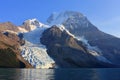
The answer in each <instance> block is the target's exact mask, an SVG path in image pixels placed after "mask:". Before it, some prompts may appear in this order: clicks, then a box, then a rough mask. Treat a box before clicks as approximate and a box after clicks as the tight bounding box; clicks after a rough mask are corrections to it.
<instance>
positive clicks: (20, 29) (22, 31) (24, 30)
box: [18, 27, 28, 33]
mask: <svg viewBox="0 0 120 80" xmlns="http://www.w3.org/2000/svg"><path fill="white" fill-rule="evenodd" d="M18 29H19V32H21V33H26V32H28V31H27V30H26V29H24V28H21V27H18Z"/></svg>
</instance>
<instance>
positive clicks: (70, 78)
mask: <svg viewBox="0 0 120 80" xmlns="http://www.w3.org/2000/svg"><path fill="white" fill-rule="evenodd" d="M0 80H120V69H119V68H80V69H10V68H8V69H0Z"/></svg>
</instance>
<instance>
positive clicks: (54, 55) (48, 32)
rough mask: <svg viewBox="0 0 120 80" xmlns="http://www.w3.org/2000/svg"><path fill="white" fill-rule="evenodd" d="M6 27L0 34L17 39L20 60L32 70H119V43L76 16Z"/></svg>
mask: <svg viewBox="0 0 120 80" xmlns="http://www.w3.org/2000/svg"><path fill="white" fill-rule="evenodd" d="M2 25H3V24H2ZM5 25H7V27H6V28H5V29H3V30H2V33H3V34H4V33H7V32H11V33H13V34H15V35H18V37H19V40H18V42H19V43H20V45H21V46H20V50H21V52H20V54H21V56H22V57H23V58H24V60H26V61H27V62H28V63H29V64H31V65H32V66H33V67H35V68H53V67H64V68H67V67H69V68H73V67H116V66H117V67H120V66H119V65H120V62H119V60H120V48H119V45H120V39H119V38H116V37H114V36H111V35H109V34H106V33H104V32H102V31H100V30H99V29H98V28H97V27H96V26H94V25H93V24H92V23H91V22H90V21H89V20H88V19H87V17H86V16H84V15H83V14H81V13H79V12H75V11H64V12H61V13H53V14H52V15H51V16H50V17H49V18H48V19H47V22H46V24H44V23H41V22H39V21H38V20H37V19H35V18H34V19H28V20H25V21H24V22H23V24H22V25H21V26H19V27H16V26H13V25H11V24H8V23H7V24H5ZM9 25H10V26H11V27H10V28H9ZM12 28H13V29H14V30H13V31H12ZM0 31H1V30H0ZM14 31H15V33H14ZM113 43H114V44H113Z"/></svg>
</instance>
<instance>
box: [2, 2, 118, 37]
mask: <svg viewBox="0 0 120 80" xmlns="http://www.w3.org/2000/svg"><path fill="white" fill-rule="evenodd" d="M65 10H69V11H77V12H81V13H82V14H84V15H85V16H87V18H88V19H89V20H90V21H91V22H92V23H93V24H94V25H96V26H97V27H98V28H99V29H100V30H102V31H104V32H107V33H109V34H112V35H115V36H117V37H120V0H0V22H6V21H10V22H12V23H14V24H16V25H21V24H22V23H23V21H24V20H26V19H32V18H37V19H38V20H39V21H41V22H43V23H45V22H46V20H47V18H48V17H49V16H50V14H51V13H53V12H61V11H65Z"/></svg>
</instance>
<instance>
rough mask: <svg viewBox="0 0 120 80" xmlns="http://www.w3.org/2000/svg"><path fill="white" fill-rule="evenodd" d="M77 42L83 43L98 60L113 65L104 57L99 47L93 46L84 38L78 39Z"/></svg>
mask: <svg viewBox="0 0 120 80" xmlns="http://www.w3.org/2000/svg"><path fill="white" fill-rule="evenodd" d="M76 39H77V40H79V41H82V42H83V45H85V46H86V47H87V51H88V52H89V53H90V54H91V55H93V56H95V57H96V58H97V59H98V60H100V61H103V62H108V63H111V62H110V61H109V60H107V59H106V58H105V57H104V56H103V55H102V51H101V50H100V49H99V48H98V47H97V46H91V45H90V44H89V43H88V40H86V39H85V38H84V37H76Z"/></svg>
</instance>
